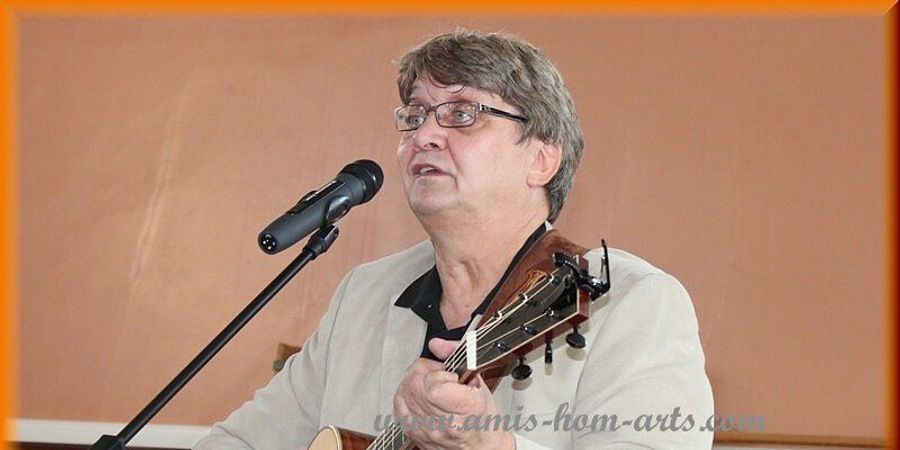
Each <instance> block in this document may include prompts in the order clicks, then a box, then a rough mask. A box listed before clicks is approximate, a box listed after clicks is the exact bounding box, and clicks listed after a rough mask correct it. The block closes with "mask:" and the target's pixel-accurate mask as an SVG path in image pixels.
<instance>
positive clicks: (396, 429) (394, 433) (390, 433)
mask: <svg viewBox="0 0 900 450" xmlns="http://www.w3.org/2000/svg"><path fill="white" fill-rule="evenodd" d="M541 319H542V317H536V318H534V319H532V320H530V321H529V322H527V323H526V325H527V324H531V323H533V322H535V321H538V320H541ZM516 331H517V330H511V331H509V332H507V333H506V334H504V335H502V336H500V338H498V339H502V338H503V337H505V336H508V335H509V334H511V333H514V332H516ZM496 341H497V340H496V339H495V340H493V341H491V342H490V343H488V344H487V345H484V346H480V347H479V350H480V349H484V348H487V347H489V346H490V345H491V343H493V342H496ZM463 351H465V350H463ZM402 433H403V430H402V428H401V427H400V425H399V424H397V423H393V424H391V426H390V429H389V430H385V432H384V433H382V434H381V435H380V436H379V437H378V439H377V440H376V441H375V442H373V443H372V445H375V444H376V443H377V444H379V446H378V447H368V449H373V450H376V449H378V450H380V449H386V448H387V447H385V445H387V442H379V440H381V438H382V437H384V438H385V439H388V438H389V439H390V441H389V442H390V443H391V449H393V448H394V446H393V445H394V442H395V441H396V438H397V437H401V436H405V435H402ZM404 444H406V441H401V448H402V445H404Z"/></svg>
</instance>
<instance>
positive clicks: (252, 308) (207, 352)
mask: <svg viewBox="0 0 900 450" xmlns="http://www.w3.org/2000/svg"><path fill="white" fill-rule="evenodd" d="M337 237H338V229H337V227H336V226H335V225H332V224H329V225H326V226H324V227H322V228H321V229H319V231H317V232H316V233H315V234H314V235H313V236H312V237H310V238H309V242H307V244H306V246H305V247H303V251H301V252H300V255H298V256H297V257H296V258H294V260H293V261H291V263H290V264H288V265H287V267H285V268H284V270H282V271H281V273H279V274H278V276H277V277H275V279H274V280H272V282H271V283H269V285H268V286H266V287H265V289H263V290H262V292H260V293H259V295H257V296H256V298H254V299H253V301H252V302H250V304H249V305H247V307H246V308H244V310H243V311H241V312H240V313H239V314H238V315H237V317H235V318H234V319H233V320H232V321H231V322H230V323H229V324H228V325H227V326H226V327H225V329H223V330H222V331H221V332H220V333H219V334H218V335H216V337H214V338H213V340H212V341H211V342H210V343H209V344H208V345H207V346H206V347H205V348H204V349H203V350H202V351H200V353H199V354H198V355H197V356H195V357H194V359H193V360H191V362H189V363H188V365H187V366H186V367H185V368H184V369H182V371H181V372H179V373H178V375H176V376H175V378H173V379H172V381H170V382H169V384H167V385H166V387H164V388H163V390H162V391H160V392H159V394H157V395H156V397H154V398H153V400H151V401H150V403H148V404H147V406H145V407H144V409H142V410H141V412H139V413H138V414H137V416H135V417H134V419H131V422H129V423H128V424H127V425H125V428H122V431H120V432H119V434H117V435H116V436H110V435H108V434H105V435H103V436H101V437H100V439H98V440H97V442H95V443H94V445H92V446H91V447H90V448H89V449H88V450H123V449H124V448H125V444H127V443H128V441H130V440H131V438H133V437H134V435H135V434H137V432H138V431H140V430H141V428H144V426H145V425H147V422H149V421H150V419H152V418H153V416H155V415H156V413H158V412H159V410H161V409H162V408H163V406H165V405H166V403H168V402H169V400H171V399H172V397H174V396H175V394H177V393H178V391H180V390H181V388H183V387H184V385H186V384H187V383H188V381H190V380H191V378H193V377H194V375H196V374H197V372H199V371H200V369H202V368H203V366H205V365H206V363H208V362H209V360H211V359H212V358H213V356H215V355H216V353H218V352H219V350H221V349H222V347H224V346H225V344H227V343H228V341H230V340H231V338H233V337H234V336H235V335H236V334H237V333H238V331H240V330H241V328H243V327H244V325H246V324H247V322H249V321H250V319H252V318H253V316H255V315H256V313H258V312H259V311H260V310H261V309H262V308H263V307H264V306H266V303H268V302H269V300H271V299H272V297H274V296H275V294H277V293H278V291H280V290H281V288H283V287H284V286H285V285H286V284H287V283H288V282H289V281H291V279H292V278H294V276H295V275H297V273H298V272H300V269H302V268H303V267H304V266H305V265H306V264H307V263H308V262H310V261H312V260H314V259H316V257H318V256H319V255H321V254H322V253H325V252H326V251H328V249H329V248H330V247H331V244H333V243H334V241H335V239H337Z"/></svg>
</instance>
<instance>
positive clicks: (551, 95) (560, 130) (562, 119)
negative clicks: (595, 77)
mask: <svg viewBox="0 0 900 450" xmlns="http://www.w3.org/2000/svg"><path fill="white" fill-rule="evenodd" d="M398 69H399V73H398V75H397V87H398V88H399V90H400V99H401V100H402V101H403V103H404V104H406V103H409V100H410V96H411V95H412V89H413V84H414V83H415V81H416V79H417V78H419V77H428V78H429V79H431V80H433V81H434V82H436V83H440V84H442V85H446V86H450V85H454V84H461V85H464V86H470V87H474V88H477V89H481V90H483V91H487V92H490V93H492V94H495V95H498V96H500V97H501V98H502V99H503V100H504V101H505V102H507V103H509V104H510V105H513V106H515V107H516V108H517V109H518V110H519V111H520V112H521V114H523V115H525V116H526V117H528V123H526V124H523V125H521V127H522V134H521V139H520V141H519V142H520V143H521V142H525V141H526V140H528V139H532V138H537V139H538V140H540V141H542V142H545V143H549V144H557V145H560V146H561V147H562V162H561V164H560V167H559V170H558V171H557V172H556V174H555V175H553V178H551V179H550V181H549V182H548V183H547V185H546V186H544V189H545V191H546V193H547V201H548V202H549V204H550V214H549V217H548V220H549V221H550V222H553V221H555V220H556V218H557V217H558V216H559V212H560V210H561V209H562V207H563V203H565V200H566V195H567V194H568V193H569V190H570V189H572V183H573V182H574V181H575V169H576V168H577V167H578V162H579V160H580V159H581V151H582V149H583V148H584V135H583V133H582V131H581V125H580V124H579V123H578V114H577V113H576V112H575V105H574V103H573V102H572V97H571V96H570V95H569V90H568V89H567V88H566V85H565V83H564V82H563V79H562V76H561V75H560V74H559V70H557V69H556V66H554V65H553V63H552V62H550V60H548V59H547V57H545V56H544V55H543V54H542V53H541V52H540V51H539V50H538V49H537V48H535V47H534V46H532V45H531V44H529V43H527V42H525V41H524V40H522V39H520V38H518V37H516V36H512V35H508V34H501V33H481V32H478V31H470V30H464V29H458V30H456V31H454V32H452V33H446V34H442V35H440V36H436V37H433V38H431V39H429V40H428V41H426V42H424V43H423V44H421V45H419V46H417V47H414V48H412V49H410V50H409V51H407V52H406V54H404V55H403V56H402V57H401V59H400V62H399V63H398Z"/></svg>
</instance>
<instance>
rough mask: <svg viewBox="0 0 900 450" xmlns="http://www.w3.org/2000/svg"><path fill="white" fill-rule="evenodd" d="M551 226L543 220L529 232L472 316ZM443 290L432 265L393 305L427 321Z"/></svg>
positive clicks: (473, 314)
mask: <svg viewBox="0 0 900 450" xmlns="http://www.w3.org/2000/svg"><path fill="white" fill-rule="evenodd" d="M551 228H552V226H551V225H550V224H549V222H544V223H542V224H541V225H540V226H538V227H537V229H536V230H534V232H532V233H531V236H529V237H528V239H526V240H525V243H524V244H522V247H520V248H519V251H518V252H517V253H516V256H514V257H513V259H512V261H511V262H510V263H509V266H507V268H506V271H505V272H504V273H503V277H501V278H500V281H499V282H497V285H495V286H494V288H493V289H491V292H490V293H489V294H488V295H487V297H485V299H484V301H482V302H481V305H480V306H479V307H478V308H477V309H476V310H475V311H474V312H473V313H472V316H473V317H474V316H475V315H476V314H482V313H484V311H486V310H487V308H488V305H490V303H491V299H493V297H494V295H496V293H497V291H498V290H499V289H500V286H501V285H502V284H503V281H504V280H506V278H507V277H508V276H509V274H510V272H512V268H513V267H515V265H516V264H517V263H518V262H519V261H520V260H521V259H522V258H523V257H524V256H525V253H527V252H528V249H530V248H531V246H532V245H534V243H535V242H537V240H538V239H539V238H540V237H541V236H543V235H544V233H546V232H547V230H549V229H551ZM443 292H444V289H443V287H442V286H441V277H440V276H439V275H438V271H437V266H434V265H432V266H431V269H429V270H428V271H427V272H425V273H424V274H423V275H422V276H420V277H419V278H418V279H416V281H413V282H412V284H410V285H409V286H408V287H407V288H406V290H404V291H403V293H402V294H400V298H398V299H397V301H396V302H395V303H394V305H395V306H399V307H401V308H412V310H413V312H415V313H416V314H417V315H418V316H419V317H421V318H422V319H424V320H425V321H426V322H428V321H429V318H433V317H434V314H436V313H437V314H439V312H438V311H439V309H438V308H437V305H439V304H440V301H441V294H442V293H443Z"/></svg>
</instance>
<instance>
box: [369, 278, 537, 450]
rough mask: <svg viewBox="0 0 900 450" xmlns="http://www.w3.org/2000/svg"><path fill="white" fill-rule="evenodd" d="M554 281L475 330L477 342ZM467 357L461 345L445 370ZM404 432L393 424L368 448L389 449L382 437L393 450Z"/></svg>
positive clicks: (479, 347)
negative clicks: (397, 439) (481, 336)
mask: <svg viewBox="0 0 900 450" xmlns="http://www.w3.org/2000/svg"><path fill="white" fill-rule="evenodd" d="M552 281H553V278H552V277H551V276H546V277H544V278H543V279H542V280H540V281H539V283H541V284H540V286H533V287H532V288H531V289H529V291H534V292H533V293H532V294H531V295H528V294H527V293H525V294H520V296H521V295H524V298H523V299H521V300H520V301H517V302H514V303H512V304H509V305H506V306H505V307H503V308H501V309H500V310H499V311H498V312H500V313H501V314H500V315H498V316H493V317H491V319H489V320H488V322H486V323H485V324H484V326H482V327H481V328H479V329H476V330H475V332H476V334H475V336H476V341H477V338H478V337H479V335H484V334H486V333H488V332H491V331H493V330H494V329H495V328H497V327H498V326H500V324H501V323H502V322H503V321H504V320H505V318H506V316H507V315H509V314H512V313H514V312H515V311H516V310H518V309H519V308H521V307H523V306H524V305H526V304H527V303H528V301H529V300H530V299H531V298H532V297H534V296H537V295H539V294H540V293H541V291H542V290H544V289H545V288H547V287H548V286H550V285H551V284H552ZM539 319H540V318H536V319H533V320H532V321H529V322H528V323H526V325H527V324H530V323H531V322H533V321H535V320H539ZM513 331H515V330H513ZM513 331H510V332H507V333H506V334H504V335H502V336H500V337H499V338H497V339H494V340H492V341H490V342H488V343H487V344H486V345H483V346H478V348H477V349H476V354H477V352H478V350H481V349H484V348H487V347H489V346H491V345H493V343H494V342H497V340H499V339H502V338H503V337H505V336H508V335H509V334H510V333H512V332H513ZM465 355H466V349H465V345H460V346H459V347H457V348H456V349H455V350H454V351H453V353H451V354H450V357H448V358H447V360H446V361H445V363H444V368H445V369H448V370H449V371H452V372H455V371H456V369H458V368H461V363H462V360H463V359H464V358H465ZM402 432H403V430H402V428H401V427H400V426H399V424H397V423H392V424H391V425H390V426H389V429H388V430H385V431H384V432H383V433H382V434H381V435H379V436H378V438H376V440H375V441H374V442H372V445H371V446H369V447H367V450H369V449H371V450H385V449H387V447H386V445H387V444H388V442H385V441H384V440H383V439H382V437H384V438H386V439H387V438H390V441H389V442H390V445H391V449H393V448H394V443H395V441H396V438H397V437H398V436H399V435H401V434H402ZM379 441H381V442H379ZM375 444H378V447H374V445H375ZM404 444H405V442H401V444H400V445H401V447H402V446H403V445H404Z"/></svg>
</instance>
